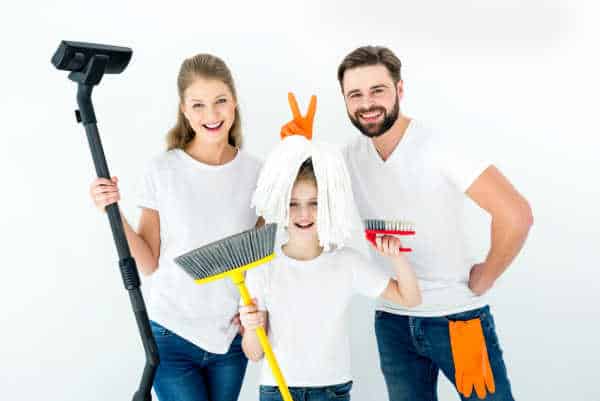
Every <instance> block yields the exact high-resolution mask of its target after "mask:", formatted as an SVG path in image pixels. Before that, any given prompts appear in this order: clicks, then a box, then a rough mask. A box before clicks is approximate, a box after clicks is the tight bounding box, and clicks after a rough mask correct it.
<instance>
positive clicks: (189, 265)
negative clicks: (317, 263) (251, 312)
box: [175, 224, 293, 401]
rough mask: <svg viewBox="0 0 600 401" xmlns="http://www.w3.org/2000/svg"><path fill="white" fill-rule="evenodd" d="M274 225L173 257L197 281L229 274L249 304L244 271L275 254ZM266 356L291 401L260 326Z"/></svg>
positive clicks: (212, 279) (250, 300)
mask: <svg viewBox="0 0 600 401" xmlns="http://www.w3.org/2000/svg"><path fill="white" fill-rule="evenodd" d="M276 232H277V225H276V224H267V225H264V226H262V227H260V228H253V229H251V230H247V231H244V232H241V233H239V234H235V235H232V236H230V237H226V238H223V239H221V240H219V241H215V242H212V243H210V244H208V245H205V246H203V247H200V248H198V249H194V250H193V251H190V252H187V253H185V254H183V255H181V256H178V257H177V258H175V263H177V264H178V265H179V266H181V267H182V268H183V269H184V270H185V271H186V272H187V273H188V274H189V275H190V276H192V278H193V279H194V281H195V282H196V283H197V284H204V283H208V282H211V281H216V280H220V279H222V278H225V277H228V278H229V279H231V281H232V282H233V283H234V284H235V285H236V286H237V287H238V290H239V291H240V295H241V296H242V301H243V302H244V305H250V304H252V297H251V296H250V293H249V292H248V288H246V283H245V281H244V272H245V271H246V270H249V269H252V268H254V267H258V266H260V265H262V264H264V263H267V262H269V261H270V260H272V259H273V258H274V257H275V254H274V252H273V250H274V247H275V234H276ZM256 334H257V335H258V339H259V341H260V345H261V346H262V349H263V351H264V352H265V356H266V358H267V361H268V363H269V366H270V368H271V371H272V372H273V377H275V380H276V381H277V385H278V387H279V391H280V392H281V395H282V397H283V400H284V401H293V399H292V396H291V394H290V391H289V389H288V387H287V384H286V383H285V379H284V378H283V375H282V373H281V370H280V369H279V364H278V363H277V360H276V359H275V354H273V350H272V349H271V345H270V344H269V339H268V338H267V334H266V332H265V329H264V328H263V327H259V328H257V329H256Z"/></svg>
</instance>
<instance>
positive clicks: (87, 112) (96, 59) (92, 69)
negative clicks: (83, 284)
mask: <svg viewBox="0 0 600 401" xmlns="http://www.w3.org/2000/svg"><path fill="white" fill-rule="evenodd" d="M132 53H133V52H132V50H131V49H130V48H127V47H120V46H110V45H102V44H95V43H84V42H71V41H62V42H61V43H60V45H59V46H58V49H57V50H56V52H55V53H54V55H53V56H52V64H53V65H54V66H55V67H56V68H57V69H59V70H65V71H71V73H70V74H69V79H70V80H71V81H74V82H76V83H77V104H78V106H79V108H78V109H77V110H76V111H75V117H76V119H77V122H78V123H82V124H83V126H84V128H85V133H86V135H87V139H88V142H89V145H90V150H91V152H92V158H93V160H94V166H95V167H96V173H97V175H98V177H102V178H108V179H110V174H109V172H108V166H107V164H106V158H105V157H104V150H103V149H102V143H101V142H100V135H99V133H98V127H97V121H96V114H95V113H94V107H93V105H92V90H93V89H94V86H96V85H98V84H99V83H100V81H101V80H102V77H103V76H104V74H119V73H121V72H123V70H125V68H126V67H127V65H128V64H129V61H130V60H131V55H132ZM106 213H107V215H108V221H109V223H110V228H111V230H112V235H113V239H114V241H115V245H116V247H117V253H118V255H119V268H120V271H121V276H122V278H123V284H124V285H125V288H126V289H127V292H128V293H129V299H130V301H131V306H132V308H133V313H134V315H135V320H136V322H137V327H138V331H139V334H140V337H141V339H142V344H143V346H144V351H145V353H146V363H145V366H144V372H143V374H142V379H141V381H140V385H139V388H138V389H137V391H136V392H135V393H134V395H133V401H151V399H152V396H151V394H150V390H151V388H152V384H153V382H154V375H155V373H156V369H157V368H158V364H159V357H158V348H157V346H156V341H155V340H154V336H153V335H152V329H151V328H150V322H149V320H148V314H147V312H146V304H145V303H144V298H143V296H142V292H141V290H140V277H139V274H138V271H137V266H136V263H135V260H134V259H133V258H132V257H131V253H130V250H129V245H128V244H127V238H126V237H125V232H124V230H123V222H122V221H121V214H120V212H119V206H118V204H117V203H113V204H111V205H109V206H107V207H106Z"/></svg>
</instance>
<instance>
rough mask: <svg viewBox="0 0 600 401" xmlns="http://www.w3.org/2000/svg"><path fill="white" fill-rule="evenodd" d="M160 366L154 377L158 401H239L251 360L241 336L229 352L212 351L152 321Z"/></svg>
mask: <svg viewBox="0 0 600 401" xmlns="http://www.w3.org/2000/svg"><path fill="white" fill-rule="evenodd" d="M150 323H151V326H152V334H154V338H155V339H156V344H157V345H158V353H159V356H160V365H158V370H157V372H156V377H155V379H154V391H155V392H156V395H157V397H158V399H159V401H236V400H237V399H238V396H239V394H240V389H241V387H242V381H243V379H244V374H245V372H246V365H247V364H248V360H247V359H246V357H245V356H244V353H243V351H242V338H241V337H240V336H239V335H238V336H237V337H236V338H235V339H234V340H233V343H232V344H231V347H230V348H229V351H228V352H227V353H226V354H223V355H221V354H213V353H210V352H207V351H205V350H203V349H202V348H199V347H197V346H196V345H194V344H192V343H190V342H189V341H187V340H185V339H183V338H181V337H179V336H178V335H176V334H174V333H173V332H171V331H169V330H168V329H167V328H165V327H163V326H161V325H159V324H158V323H155V322H150Z"/></svg>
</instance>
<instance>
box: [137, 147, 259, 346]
mask: <svg viewBox="0 0 600 401" xmlns="http://www.w3.org/2000/svg"><path fill="white" fill-rule="evenodd" d="M259 170H260V162H259V161H258V160H257V159H255V158H254V157H251V156H250V155H248V154H246V153H244V152H243V151H238V153H237V155H236V157H235V158H234V159H233V160H232V161H230V162H228V163H226V164H224V165H220V166H212V165H207V164H204V163H201V162H199V161H197V160H195V159H193V158H192V157H191V156H189V155H188V154H187V153H185V152H184V151H183V150H180V149H174V150H170V151H167V152H165V153H163V154H161V155H159V156H157V157H156V158H154V159H153V160H152V162H151V163H149V165H148V168H147V170H146V172H145V174H144V177H143V180H142V182H141V185H140V193H139V199H138V206H139V207H143V208H150V209H154V210H156V211H158V214H159V216H160V257H159V261H158V270H157V271H156V272H155V273H153V274H152V276H151V277H152V280H151V285H150V292H149V294H148V296H147V299H148V314H149V317H150V319H151V320H153V321H155V322H157V323H159V324H161V325H163V326H165V327H166V328H168V329H169V330H170V331H172V332H174V333H175V334H177V335H179V336H181V337H183V338H185V339H186V340H188V341H189V342H191V343H193V344H195V345H197V346H199V347H200V348H202V349H204V350H206V351H209V352H212V353H218V354H223V353H226V352H227V351H228V349H229V346H230V345H231V342H232V341H233V338H234V337H235V335H236V334H237V331H238V328H237V326H235V325H233V324H232V322H231V319H232V318H233V317H234V316H235V314H236V313H237V311H238V304H239V293H238V291H237V288H236V287H235V286H234V285H233V284H232V283H231V282H230V280H227V279H223V280H218V281H215V282H211V283H208V284H203V285H198V284H196V283H195V282H194V280H193V279H192V277H190V276H189V275H188V274H187V273H186V272H185V271H184V270H183V269H182V268H181V267H179V266H178V265H177V264H175V262H174V258H175V257H177V256H179V255H181V254H183V253H185V252H188V251H190V250H193V249H195V248H198V247H200V246H202V245H205V244H207V243H210V242H213V241H216V240H218V239H220V238H223V237H226V236H229V235H233V234H236V233H238V232H240V231H243V230H247V229H249V228H252V227H253V226H254V224H255V223H256V214H255V211H254V209H253V208H251V207H250V200H251V197H252V193H253V191H254V188H255V187H256V181H257V178H258V173H259Z"/></svg>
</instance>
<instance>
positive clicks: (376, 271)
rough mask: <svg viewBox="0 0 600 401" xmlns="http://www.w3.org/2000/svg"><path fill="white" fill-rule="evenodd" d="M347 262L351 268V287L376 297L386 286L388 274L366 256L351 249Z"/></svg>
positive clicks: (388, 278)
mask: <svg viewBox="0 0 600 401" xmlns="http://www.w3.org/2000/svg"><path fill="white" fill-rule="evenodd" d="M347 263H348V264H349V265H350V266H351V268H352V288H353V290H354V292H356V293H359V294H361V295H364V296H366V297H371V298H377V297H379V296H380V295H381V294H382V293H383V291H385V289H386V288H387V286H388V283H389V281H390V276H389V275H388V274H386V273H385V272H384V271H383V270H382V269H380V268H378V267H377V266H375V264H374V263H373V262H370V261H369V260H368V259H367V258H366V257H364V256H363V255H362V254H360V253H359V252H357V251H354V250H352V251H351V253H350V254H349V260H348V261H347Z"/></svg>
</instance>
